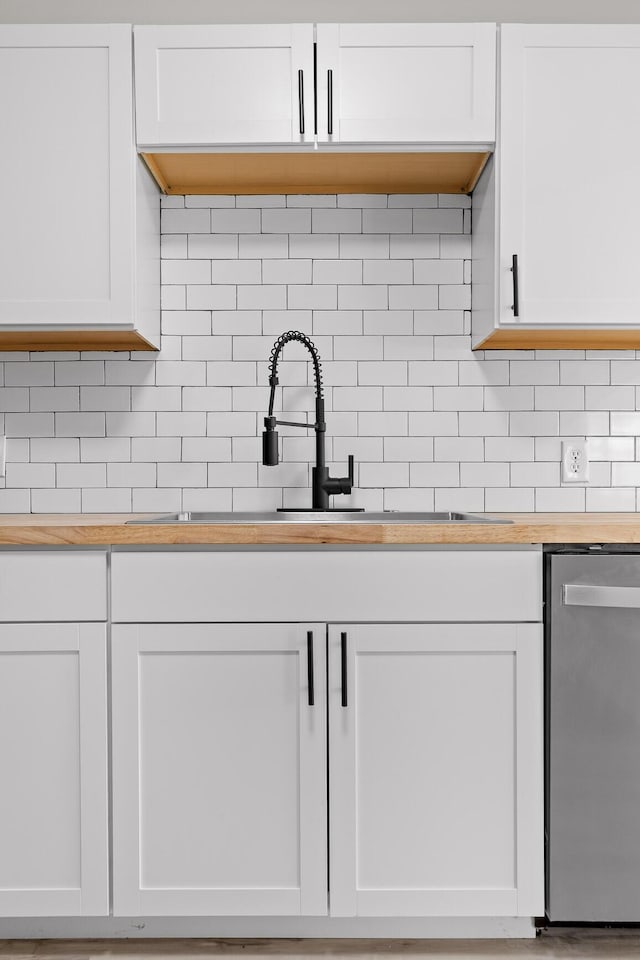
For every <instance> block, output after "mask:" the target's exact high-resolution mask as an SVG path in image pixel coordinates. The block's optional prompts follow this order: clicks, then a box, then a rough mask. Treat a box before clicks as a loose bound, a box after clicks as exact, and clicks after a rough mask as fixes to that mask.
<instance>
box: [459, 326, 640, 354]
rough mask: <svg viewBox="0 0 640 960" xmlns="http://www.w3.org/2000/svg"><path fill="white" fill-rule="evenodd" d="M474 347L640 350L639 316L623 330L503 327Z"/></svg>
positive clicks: (486, 348) (483, 348)
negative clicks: (633, 324)
mask: <svg viewBox="0 0 640 960" xmlns="http://www.w3.org/2000/svg"><path fill="white" fill-rule="evenodd" d="M473 349H474V350H640V318H639V325H638V326H637V327H630V328H629V329H625V330H622V329H620V328H618V329H612V330H607V329H606V328H605V327H599V328H598V329H597V330H593V329H591V330H589V329H585V328H584V327H583V328H581V329H567V328H566V327H565V328H564V329H561V330H549V329H548V328H547V329H540V330H536V329H534V328H532V327H526V328H523V327H514V328H513V329H508V330H507V329H505V328H504V327H503V328H501V329H498V330H494V331H493V332H492V333H490V334H489V335H488V336H487V337H485V338H484V340H481V341H480V342H479V343H476V344H474V346H473Z"/></svg>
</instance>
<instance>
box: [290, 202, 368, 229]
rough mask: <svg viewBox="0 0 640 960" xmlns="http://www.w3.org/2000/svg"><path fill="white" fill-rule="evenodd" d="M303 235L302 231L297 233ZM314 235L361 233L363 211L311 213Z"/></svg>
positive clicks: (313, 211)
mask: <svg viewBox="0 0 640 960" xmlns="http://www.w3.org/2000/svg"><path fill="white" fill-rule="evenodd" d="M296 232H298V233H301V232H302V231H296ZM311 232H312V233H361V232H362V210H361V209H355V210H348V209H347V210H345V209H337V208H336V209H335V210H322V209H316V210H312V211H311Z"/></svg>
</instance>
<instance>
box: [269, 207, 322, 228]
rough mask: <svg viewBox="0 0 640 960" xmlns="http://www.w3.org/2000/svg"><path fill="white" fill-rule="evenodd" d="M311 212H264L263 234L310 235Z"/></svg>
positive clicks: (303, 210)
mask: <svg viewBox="0 0 640 960" xmlns="http://www.w3.org/2000/svg"><path fill="white" fill-rule="evenodd" d="M310 231H311V210H305V209H303V208H300V209H291V208H289V209H284V210H269V209H267V210H263V211H262V232H263V233H289V234H291V233H309V232H310Z"/></svg>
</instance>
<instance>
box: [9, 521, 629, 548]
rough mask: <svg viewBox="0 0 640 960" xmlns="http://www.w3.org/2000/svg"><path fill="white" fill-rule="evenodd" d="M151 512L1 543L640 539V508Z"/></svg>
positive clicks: (19, 529) (14, 529) (27, 532)
mask: <svg viewBox="0 0 640 960" xmlns="http://www.w3.org/2000/svg"><path fill="white" fill-rule="evenodd" d="M481 515H482V514H480V516H481ZM152 516H154V515H153V514H132V513H130V514H4V515H0V545H33V546H65V545H72V546H91V545H108V544H126V545H129V546H136V545H139V546H144V545H146V544H149V545H151V544H207V543H210V544H231V545H234V544H278V543H282V544H320V543H333V544H419V543H505V544H508V543H537V544H540V543H640V513H500V514H491V516H494V517H496V518H499V519H508V520H512V521H513V523H510V524H497V523H496V524H494V523H482V524H473V523H412V524H399V523H388V524H384V523H325V524H323V523H319V522H313V523H268V524H267V523H262V524H194V523H185V524H179V523H175V524H160V523H158V524H145V525H142V526H137V525H127V524H126V521H127V520H132V519H134V518H139V519H143V518H149V517H152Z"/></svg>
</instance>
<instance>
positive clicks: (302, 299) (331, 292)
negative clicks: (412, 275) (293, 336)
mask: <svg viewBox="0 0 640 960" xmlns="http://www.w3.org/2000/svg"><path fill="white" fill-rule="evenodd" d="M284 289H286V291H287V294H286V302H287V304H288V305H289V306H290V307H291V309H292V310H335V309H336V308H337V307H338V288H337V287H336V286H335V284H319V285H317V286H316V285H314V284H310V283H306V284H290V285H289V286H288V287H286V288H284ZM280 306H281V307H284V306H286V304H284V303H282V304H280ZM340 309H343V307H342V304H340ZM347 309H348V308H347ZM283 332H284V331H283Z"/></svg>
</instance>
